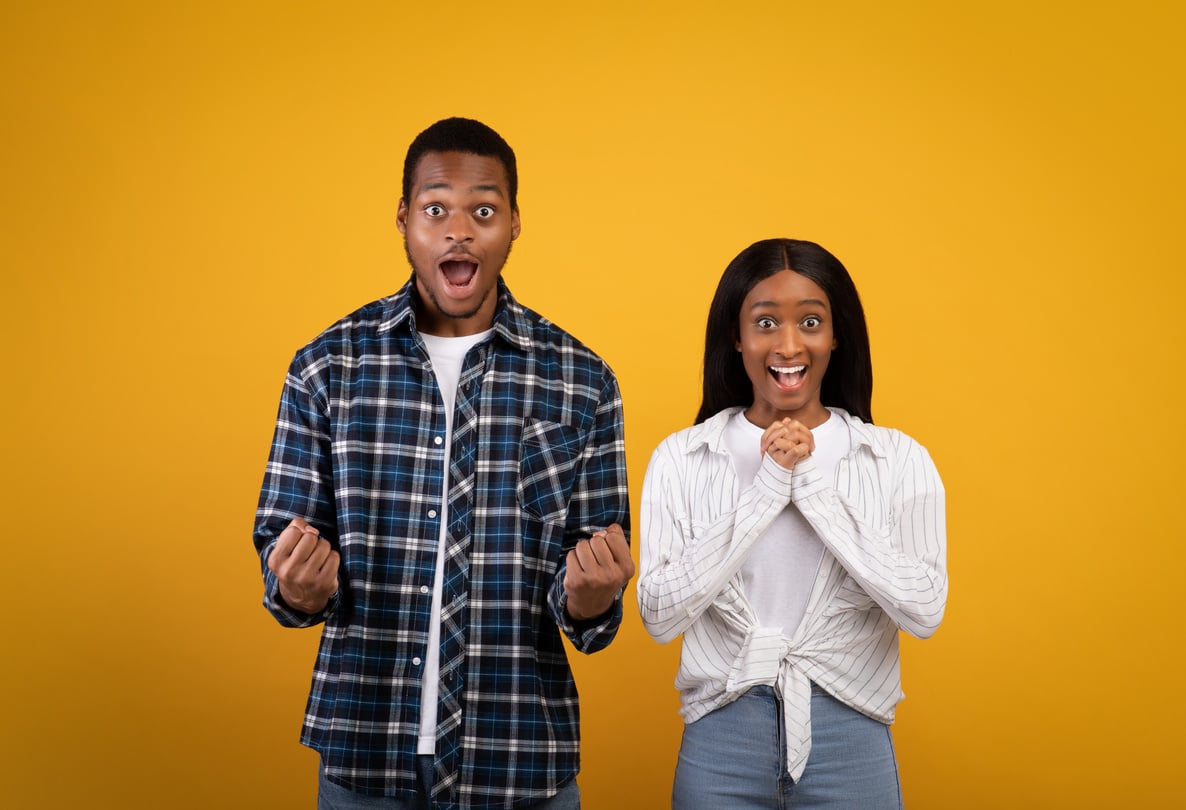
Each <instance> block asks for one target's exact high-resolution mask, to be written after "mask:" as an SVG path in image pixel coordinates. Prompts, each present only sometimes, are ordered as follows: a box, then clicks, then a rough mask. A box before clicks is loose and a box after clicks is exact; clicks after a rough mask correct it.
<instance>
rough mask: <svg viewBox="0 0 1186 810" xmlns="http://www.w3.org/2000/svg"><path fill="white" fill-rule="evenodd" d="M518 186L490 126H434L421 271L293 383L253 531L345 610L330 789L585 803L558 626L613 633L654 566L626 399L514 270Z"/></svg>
mask: <svg viewBox="0 0 1186 810" xmlns="http://www.w3.org/2000/svg"><path fill="white" fill-rule="evenodd" d="M517 191H518V176H517V170H516V165H515V155H514V152H513V151H512V150H511V148H510V146H508V145H507V143H506V142H505V141H504V140H503V139H502V138H501V137H500V136H499V135H498V134H497V133H496V132H494V130H492V129H490V128H489V127H487V126H485V125H484V124H481V123H479V122H477V121H472V120H467V119H460V118H450V119H447V120H444V121H440V122H438V123H436V124H434V125H433V126H431V127H429V128H428V129H427V130H425V131H424V132H422V133H420V135H419V136H417V137H416V139H415V140H414V141H413V142H412V145H411V147H410V148H409V150H408V154H407V158H406V160H405V162H404V177H403V196H402V198H401V199H400V201H399V211H398V214H397V224H398V227H399V230H400V232H401V233H402V234H403V235H404V244H405V249H406V252H407V255H408V261H409V263H410V264H411V266H412V278H411V280H409V281H408V283H407V284H405V285H404V286H403V288H402V289H400V290H399V291H398V292H397V293H395V294H394V295H392V296H389V297H387V298H383V299H380V300H379V301H375V302H373V303H371V304H368V305H367V306H365V307H363V308H361V309H359V310H358V311H357V312H355V313H353V314H351V315H348V316H347V317H346V318H344V319H342V320H341V321H339V322H338V323H336V324H334V325H333V326H331V327H330V328H329V329H327V330H326V331H325V332H323V333H322V334H321V335H319V336H318V337H317V338H315V339H314V340H313V342H311V343H310V344H309V345H308V346H306V347H305V348H303V349H302V350H301V351H299V352H298V353H297V355H296V357H295V359H294V360H293V362H292V365H291V367H290V369H289V373H288V376H287V379H286V380H285V384H284V391H283V394H282V397H281V402H280V414H279V417H278V419H277V425H276V434H275V438H274V440H273V444H272V451H271V456H270V458H269V461H268V467H267V472H266V475H265V477H264V483H263V490H262V493H261V495H260V503H259V510H258V519H257V523H256V527H255V545H256V548H257V549H258V551H259V554H260V559H261V561H262V564H263V574H264V583H265V595H264V604H265V606H266V607H267V609H268V610H269V611H270V612H271V613H272V614H273V615H274V616H275V617H276V619H277V620H278V621H279V622H280V623H281V624H283V625H286V626H290V627H306V626H310V625H314V624H317V623H322V622H323V623H324V625H325V627H324V629H323V631H322V635H321V646H320V650H319V652H318V655H317V662H316V666H315V670H314V673H313V684H312V688H311V692H310V695H309V703H308V710H307V712H306V716H305V724H304V728H303V732H302V735H301V742H302V743H304V744H305V745H308V746H310V747H312V748H314V749H315V750H317V751H318V752H319V753H320V754H321V762H322V770H321V780H320V790H319V807H332V808H339V807H363V806H365V807H391V808H412V807H415V808H422V807H438V808H455V807H456V808H470V807H511V806H514V807H539V808H547V810H557V808H569V807H579V792H578V791H577V787H576V782H575V777H576V773H577V770H578V765H579V762H578V736H579V718H578V711H577V692H576V687H575V685H574V683H573V679H572V673H571V670H570V669H569V665H568V661H567V658H566V655H565V652H564V648H563V644H562V640H561V637H560V633H561V632H563V633H564V634H565V635H566V636H567V637H568V638H569V640H570V641H571V642H572V644H573V645H574V646H575V647H576V649H578V650H580V651H582V652H585V653H592V652H596V651H597V650H600V649H602V648H603V647H605V646H606V645H607V644H609V643H610V641H611V640H612V639H613V637H614V635H615V634H616V633H617V629H618V625H619V623H620V622H621V618H622V603H621V596H622V590H623V588H624V587H625V585H626V584H627V582H628V581H629V579H630V578H631V577H632V576H633V575H634V563H633V561H632V560H631V558H630V549H629V545H628V541H627V537H626V531H628V527H629V515H628V503H627V492H626V470H625V449H624V444H623V426H622V412H621V398H620V395H619V392H618V386H617V381H616V380H615V378H614V375H613V373H612V372H611V371H610V369H609V368H608V367H607V366H606V365H605V363H604V362H602V361H601V360H600V359H599V358H598V357H597V356H596V355H595V354H593V353H592V352H591V351H590V350H589V349H587V348H585V347H584V346H583V345H582V344H581V343H579V342H578V341H576V340H575V339H574V338H572V337H571V336H570V335H568V334H567V333H565V332H563V331H562V330H560V329H559V328H557V327H556V326H554V325H553V324H551V323H550V322H548V321H547V320H545V319H544V318H542V317H540V316H539V315H537V314H536V313H534V312H532V311H531V310H529V309H526V308H524V307H523V306H522V305H520V304H519V303H518V302H517V301H516V300H515V299H514V298H513V297H512V296H511V293H510V291H509V290H508V289H507V287H506V285H505V283H504V282H503V281H502V279H501V272H502V268H503V265H504V263H505V262H506V259H507V256H508V254H509V253H510V249H511V243H512V242H513V241H514V240H515V239H516V238H517V237H518V236H519V228H520V221H519V208H518V204H517ZM376 797H388V799H387V800H386V801H384V800H382V799H376ZM376 800H377V801H379V802H380V803H378V804H376V803H374V802H375V801H376Z"/></svg>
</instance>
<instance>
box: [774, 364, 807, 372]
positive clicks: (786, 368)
mask: <svg viewBox="0 0 1186 810" xmlns="http://www.w3.org/2000/svg"><path fill="white" fill-rule="evenodd" d="M806 369H807V366H771V367H770V370H771V371H773V372H774V373H775V374H798V373H799V372H801V371H805V370H806Z"/></svg>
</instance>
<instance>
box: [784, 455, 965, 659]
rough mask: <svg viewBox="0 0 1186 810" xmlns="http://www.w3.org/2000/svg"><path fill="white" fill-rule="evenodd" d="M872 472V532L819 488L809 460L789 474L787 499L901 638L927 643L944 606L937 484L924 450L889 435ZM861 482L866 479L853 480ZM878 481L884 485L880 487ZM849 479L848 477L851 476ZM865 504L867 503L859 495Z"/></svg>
mask: <svg viewBox="0 0 1186 810" xmlns="http://www.w3.org/2000/svg"><path fill="white" fill-rule="evenodd" d="M891 441H892V444H893V447H892V450H891V452H890V453H889V454H888V455H887V456H886V458H885V460H884V463H883V460H882V459H877V460H875V461H872V462H862V463H872V464H874V465H875V467H874V471H875V480H876V478H878V477H880V478H881V479H882V480H879V481H878V482H877V487H878V488H879V489H883V490H884V495H883V497H884V498H886V499H887V500H885V502H884V504H883V507H884V508H883V509H882V510H881V512H882V514H883V515H884V516H883V518H882V519H881V520H880V521H879V524H880V525H878V526H874V525H873V521H872V520H870V519H869V518H868V517H866V516H865V515H863V514H862V511H861V510H859V509H857V508H856V507H854V505H853V504H851V503H850V502H849V501H848V500H847V499H846V498H845V497H844V496H843V495H842V494H841V493H839V492H837V491H836V490H835V489H834V488H833V487H832V486H830V485H829V484H828V483H826V482H825V481H824V480H823V479H822V477H821V476H820V474H819V472H818V471H817V470H816V467H815V463H814V461H812V460H811V459H808V460H807V461H806V462H800V463H799V464H797V465H796V466H795V470H794V472H793V474H792V500H793V501H794V503H795V505H796V506H798V507H799V510H800V511H801V512H802V513H803V516H804V517H805V518H807V520H808V522H810V523H811V525H812V527H813V528H814V529H815V530H816V533H817V534H818V535H819V536H820V539H821V540H822V541H823V543H824V545H825V546H827V548H828V550H829V551H831V552H832V554H834V555H835V556H836V558H837V560H839V562H840V564H841V565H843V566H844V568H845V569H846V570H847V571H848V573H849V574H850V575H851V576H852V577H853V579H854V580H856V582H857V584H859V585H860V587H861V588H862V589H863V590H864V591H865V592H866V593H867V594H868V595H869V597H870V598H872V599H873V600H874V601H875V602H877V604H878V605H880V606H881V608H882V609H883V610H884V611H885V612H886V613H887V614H889V616H890V618H892V619H893V620H894V622H895V623H896V624H897V625H898V626H899V627H900V628H901V629H903V630H905V631H906V632H907V633H910V634H911V635H913V636H916V637H918V638H927V637H929V636H930V635H932V634H933V633H934V632H935V630H937V629H938V627H939V623H940V621H942V619H943V612H944V609H945V606H946V603H947V529H946V510H945V496H944V490H943V483H942V481H941V480H940V479H939V473H938V471H937V470H936V469H935V465H934V463H933V462H932V461H931V457H930V455H929V454H928V453H927V451H926V450H925V449H924V448H923V447H922V446H921V445H919V444H918V443H917V442H915V441H914V440H912V439H910V438H909V437H908V436H906V435H904V434H902V433H899V432H897V431H894V432H893V434H892V439H891ZM861 478H862V479H867V476H861ZM884 478H888V479H889V481H888V485H887V483H886V481H885V480H884ZM854 480H855V477H854ZM862 498H863V500H865V501H866V502H867V503H869V502H871V501H872V500H873V499H874V498H873V496H872V495H871V494H870V493H864V494H863V495H862Z"/></svg>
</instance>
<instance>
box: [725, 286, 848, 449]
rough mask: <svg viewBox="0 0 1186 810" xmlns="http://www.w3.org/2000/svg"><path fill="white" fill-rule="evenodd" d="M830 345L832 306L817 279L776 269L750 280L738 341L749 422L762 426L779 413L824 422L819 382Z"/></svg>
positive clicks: (808, 423)
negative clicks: (749, 390)
mask: <svg viewBox="0 0 1186 810" xmlns="http://www.w3.org/2000/svg"><path fill="white" fill-rule="evenodd" d="M835 348H836V340H835V338H834V337H833V330H832V306H831V304H830V303H829V302H828V296H827V295H826V294H825V293H824V291H823V290H822V289H820V287H819V285H818V284H816V283H815V282H814V281H812V280H811V279H809V278H807V277H806V276H802V275H800V274H798V273H796V272H795V271H793V270H780V271H779V272H777V273H775V274H774V275H772V276H770V277H769V278H766V279H764V280H762V281H761V282H759V283H758V284H757V285H755V286H754V288H753V289H752V290H750V291H749V295H747V296H746V297H745V301H743V302H742V304H741V317H740V320H739V324H738V340H737V350H738V351H739V352H741V360H742V363H743V364H744V365H745V373H746V376H748V377H749V379H750V383H751V384H752V385H753V387H754V404H753V405H751V406H750V407H749V409H748V410H747V411H746V412H745V415H746V417H747V418H748V419H749V421H750V422H752V423H753V424H755V425H757V426H759V427H762V428H765V427H769V426H770V425H771V424H772V423H773V422H775V421H776V420H778V419H782V418H784V417H791V418H793V419H796V420H798V421H799V422H802V423H803V425H804V426H806V427H808V428H814V427H818V426H819V425H822V424H823V423H824V422H825V421H827V418H828V410H827V408H825V407H824V406H823V404H822V403H821V402H820V386H821V385H823V381H824V374H825V373H826V372H827V370H828V360H829V359H830V358H831V356H832V350H833V349H835Z"/></svg>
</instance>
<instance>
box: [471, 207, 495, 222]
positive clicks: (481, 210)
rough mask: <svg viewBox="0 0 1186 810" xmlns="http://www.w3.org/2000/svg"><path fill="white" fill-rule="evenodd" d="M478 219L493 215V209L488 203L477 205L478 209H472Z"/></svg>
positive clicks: (488, 217)
mask: <svg viewBox="0 0 1186 810" xmlns="http://www.w3.org/2000/svg"><path fill="white" fill-rule="evenodd" d="M474 213H475V214H476V215H477V216H478V218H479V219H490V217H492V216H494V209H493V208H491V207H490V206H489V205H479V206H478V210H476V211H474Z"/></svg>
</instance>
